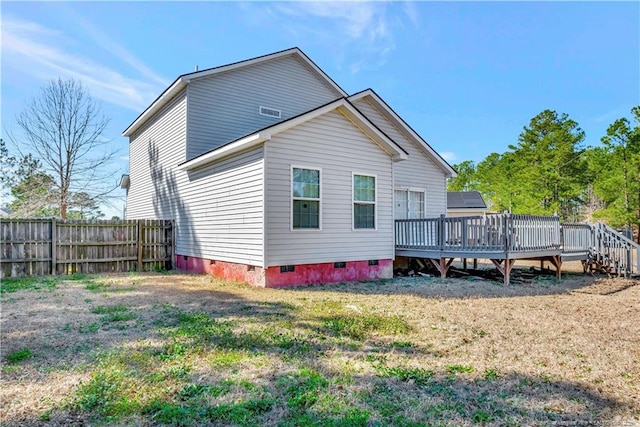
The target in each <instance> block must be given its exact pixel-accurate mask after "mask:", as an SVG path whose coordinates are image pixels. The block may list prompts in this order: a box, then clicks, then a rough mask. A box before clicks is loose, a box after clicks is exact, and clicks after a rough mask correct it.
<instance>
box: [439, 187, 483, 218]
mask: <svg viewBox="0 0 640 427" xmlns="http://www.w3.org/2000/svg"><path fill="white" fill-rule="evenodd" d="M487 211H488V208H487V204H486V203H485V202H484V199H483V198H482V194H480V192H479V191H449V192H448V193H447V216H448V217H457V216H474V215H484V214H486V213H487Z"/></svg>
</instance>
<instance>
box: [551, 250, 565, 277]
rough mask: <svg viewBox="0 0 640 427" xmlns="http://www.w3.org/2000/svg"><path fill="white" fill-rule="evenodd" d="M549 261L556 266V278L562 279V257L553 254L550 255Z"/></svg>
mask: <svg viewBox="0 0 640 427" xmlns="http://www.w3.org/2000/svg"><path fill="white" fill-rule="evenodd" d="M549 262H551V264H553V266H554V267H555V268H556V278H558V279H560V278H561V276H562V257H560V256H559V255H552V256H550V257H549Z"/></svg>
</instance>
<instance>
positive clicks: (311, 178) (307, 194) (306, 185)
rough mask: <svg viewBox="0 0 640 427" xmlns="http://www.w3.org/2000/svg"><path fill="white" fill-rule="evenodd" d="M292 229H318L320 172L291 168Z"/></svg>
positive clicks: (317, 170)
mask: <svg viewBox="0 0 640 427" xmlns="http://www.w3.org/2000/svg"><path fill="white" fill-rule="evenodd" d="M291 198H292V203H291V205H292V212H291V218H292V225H291V226H292V228H293V229H294V230H297V229H319V228H320V170H319V169H304V168H296V167H294V168H291Z"/></svg>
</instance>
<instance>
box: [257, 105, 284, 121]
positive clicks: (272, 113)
mask: <svg viewBox="0 0 640 427" xmlns="http://www.w3.org/2000/svg"><path fill="white" fill-rule="evenodd" d="M260 115H262V116H269V117H276V118H278V119H279V118H280V117H282V112H281V111H280V110H276V109H274V108H268V107H260Z"/></svg>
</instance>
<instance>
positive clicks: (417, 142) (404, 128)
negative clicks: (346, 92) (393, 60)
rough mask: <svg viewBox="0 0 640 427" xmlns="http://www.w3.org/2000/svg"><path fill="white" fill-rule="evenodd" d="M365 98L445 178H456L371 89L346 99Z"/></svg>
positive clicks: (436, 154) (419, 137) (443, 160)
mask: <svg viewBox="0 0 640 427" xmlns="http://www.w3.org/2000/svg"><path fill="white" fill-rule="evenodd" d="M364 98H367V99H368V100H370V101H372V102H373V104H374V105H375V106H376V107H379V110H380V111H381V112H382V114H383V115H384V116H385V117H386V118H387V119H388V120H389V121H390V122H391V123H392V124H393V125H395V127H396V128H398V129H399V130H400V131H401V132H402V133H403V134H404V135H405V136H406V137H407V138H408V139H409V141H411V142H413V143H414V144H415V145H416V146H417V147H418V148H419V149H420V150H421V151H422V152H423V153H424V154H426V156H427V157H428V158H430V159H431V160H433V162H434V163H435V164H436V165H437V166H438V167H439V168H440V169H441V170H442V171H443V172H444V173H445V176H446V177H447V178H453V177H456V176H457V175H458V174H457V173H456V171H455V170H454V169H453V167H451V165H450V164H449V163H448V162H447V161H446V160H445V159H443V158H442V156H440V154H438V153H437V152H436V151H435V150H434V149H433V148H432V147H431V146H430V145H429V144H428V143H427V141H425V140H424V139H422V137H421V136H420V135H418V133H417V132H416V131H415V130H413V128H412V127H411V126H409V125H408V124H407V122H405V121H404V120H403V119H402V118H401V117H400V116H399V115H398V114H397V113H396V112H395V111H393V109H392V108H391V107H389V105H388V104H387V103H386V102H384V100H383V99H382V98H380V96H379V95H378V94H377V93H376V92H375V91H374V90H373V89H365V90H363V91H362V92H358V93H355V94H353V95H351V96H350V97H349V98H348V99H349V100H350V101H358V100H360V99H364Z"/></svg>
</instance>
